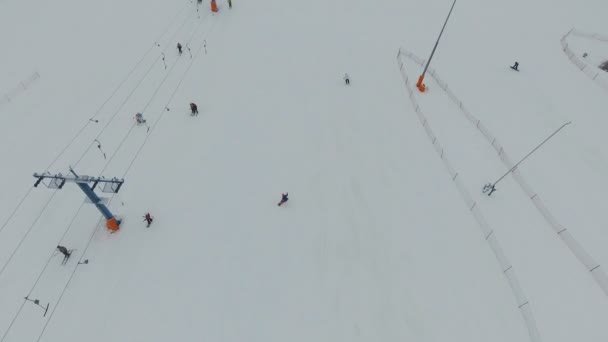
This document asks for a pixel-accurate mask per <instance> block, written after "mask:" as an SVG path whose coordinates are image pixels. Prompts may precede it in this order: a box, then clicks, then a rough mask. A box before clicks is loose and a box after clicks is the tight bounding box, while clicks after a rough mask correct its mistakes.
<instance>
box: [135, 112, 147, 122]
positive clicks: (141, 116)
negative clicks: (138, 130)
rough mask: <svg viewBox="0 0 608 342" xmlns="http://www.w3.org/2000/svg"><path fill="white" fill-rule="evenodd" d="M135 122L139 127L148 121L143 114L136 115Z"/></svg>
mask: <svg viewBox="0 0 608 342" xmlns="http://www.w3.org/2000/svg"><path fill="white" fill-rule="evenodd" d="M135 122H137V124H138V125H142V124H145V123H146V120H145V119H144V115H143V114H142V113H137V114H135Z"/></svg>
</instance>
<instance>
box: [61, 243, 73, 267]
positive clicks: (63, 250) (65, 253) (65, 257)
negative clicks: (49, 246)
mask: <svg viewBox="0 0 608 342" xmlns="http://www.w3.org/2000/svg"><path fill="white" fill-rule="evenodd" d="M57 250H58V251H59V252H61V254H63V261H62V262H61V264H62V265H65V263H66V262H68V259H69V258H70V255H72V251H68V249H67V248H65V247H64V246H57Z"/></svg>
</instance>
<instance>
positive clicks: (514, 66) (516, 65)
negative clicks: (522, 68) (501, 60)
mask: <svg viewBox="0 0 608 342" xmlns="http://www.w3.org/2000/svg"><path fill="white" fill-rule="evenodd" d="M518 67H519V63H518V62H515V64H513V66H512V67H511V69H513V70H515V71H519V69H518Z"/></svg>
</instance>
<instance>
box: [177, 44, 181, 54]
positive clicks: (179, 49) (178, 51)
mask: <svg viewBox="0 0 608 342" xmlns="http://www.w3.org/2000/svg"><path fill="white" fill-rule="evenodd" d="M177 54H178V55H180V56H181V55H182V44H180V43H177Z"/></svg>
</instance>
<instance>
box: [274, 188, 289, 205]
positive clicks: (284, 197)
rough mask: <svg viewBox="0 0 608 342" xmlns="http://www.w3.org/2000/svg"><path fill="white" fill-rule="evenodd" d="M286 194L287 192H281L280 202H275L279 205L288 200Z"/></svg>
mask: <svg viewBox="0 0 608 342" xmlns="http://www.w3.org/2000/svg"><path fill="white" fill-rule="evenodd" d="M287 195H288V193H287V192H286V193H284V194H281V202H279V204H277V205H278V206H279V207H280V206H281V205H282V204H284V203H285V202H287V201H288V200H289V198H287Z"/></svg>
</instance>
